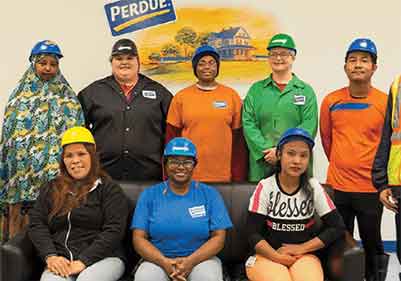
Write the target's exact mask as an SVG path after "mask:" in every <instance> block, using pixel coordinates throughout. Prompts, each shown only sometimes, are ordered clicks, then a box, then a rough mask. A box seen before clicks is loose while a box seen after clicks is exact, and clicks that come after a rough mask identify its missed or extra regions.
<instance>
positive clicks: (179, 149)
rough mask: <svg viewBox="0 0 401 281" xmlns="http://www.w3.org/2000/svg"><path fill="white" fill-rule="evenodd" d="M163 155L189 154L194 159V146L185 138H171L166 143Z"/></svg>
mask: <svg viewBox="0 0 401 281" xmlns="http://www.w3.org/2000/svg"><path fill="white" fill-rule="evenodd" d="M163 156H164V157H167V156H189V157H193V158H195V159H196V147H195V145H194V144H193V143H192V142H191V141H190V140H189V139H187V138H173V139H172V140H171V141H169V143H168V144H167V145H166V147H165V149H164V153H163Z"/></svg>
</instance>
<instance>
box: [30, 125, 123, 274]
mask: <svg viewBox="0 0 401 281" xmlns="http://www.w3.org/2000/svg"><path fill="white" fill-rule="evenodd" d="M61 145H62V147H63V151H62V157H61V158H62V160H61V161H60V174H59V175H58V176H57V177H56V178H55V179H54V180H52V181H50V182H49V183H48V184H46V185H45V186H44V187H43V188H41V190H40V194H39V197H38V199H37V201H36V203H35V205H34V207H33V208H32V210H31V211H30V213H29V218H30V224H29V228H28V234H29V237H30V238H31V240H32V242H33V244H34V246H35V248H36V249H37V251H38V253H39V255H40V257H41V258H42V259H43V260H44V261H45V263H46V269H45V271H44V272H43V273H42V276H41V279H40V280H41V281H59V280H60V281H61V280H68V281H74V280H76V281H92V280H96V281H115V280H118V279H119V278H120V277H121V276H122V275H123V273H124V270H125V255H124V247H123V245H122V240H123V237H124V234H125V229H126V225H127V218H128V213H129V208H128V200H127V198H126V197H125V195H124V193H123V191H122V189H121V188H120V187H119V186H118V185H117V184H115V183H113V182H112V181H111V180H110V177H109V176H108V175H107V174H106V173H105V172H104V171H103V170H102V169H101V168H100V163H99V160H98V159H97V157H96V147H95V140H94V138H93V135H92V134H91V133H90V131H89V130H88V129H86V128H84V127H73V128H71V129H68V130H67V131H66V132H65V133H64V135H63V137H62V141H61Z"/></svg>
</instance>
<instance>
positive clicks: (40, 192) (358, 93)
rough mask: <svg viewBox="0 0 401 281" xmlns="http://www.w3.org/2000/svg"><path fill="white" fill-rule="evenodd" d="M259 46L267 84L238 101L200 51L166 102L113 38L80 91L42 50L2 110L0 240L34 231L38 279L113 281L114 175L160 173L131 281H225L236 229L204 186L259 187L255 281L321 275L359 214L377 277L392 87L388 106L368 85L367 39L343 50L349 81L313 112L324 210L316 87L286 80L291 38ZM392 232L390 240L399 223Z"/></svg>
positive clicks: (387, 188)
mask: <svg viewBox="0 0 401 281" xmlns="http://www.w3.org/2000/svg"><path fill="white" fill-rule="evenodd" d="M267 50H268V63H269V65H270V67H271V70H272V73H271V74H270V75H269V76H268V77H267V78H266V79H264V80H262V81H258V82H256V83H254V84H253V85H252V86H251V87H250V89H249V91H248V93H247V95H246V97H245V100H244V101H243V102H242V101H241V99H240V97H239V95H238V93H237V92H236V91H235V90H233V89H232V88H230V87H228V86H225V85H222V84H221V83H218V82H217V81H216V78H217V76H218V74H219V71H220V55H219V53H218V51H217V50H216V49H215V48H213V47H211V46H208V45H203V46H201V47H199V48H197V49H196V50H195V52H194V55H193V57H192V68H193V72H194V75H195V77H196V79H197V82H196V83H195V84H194V85H191V86H189V87H187V88H185V89H183V90H181V91H179V92H178V93H177V94H175V95H174V96H173V95H172V94H171V93H170V92H169V90H168V89H166V88H165V87H164V86H163V85H161V84H160V83H158V82H156V81H154V80H152V79H150V78H149V77H146V76H145V75H143V74H141V73H140V71H139V70H140V60H139V55H138V49H137V46H136V45H135V43H134V42H133V41H132V40H129V39H120V40H118V41H117V42H116V43H115V44H114V45H113V47H112V52H111V56H110V64H111V72H112V74H111V75H110V76H108V77H106V78H103V79H100V80H97V81H95V82H93V83H92V84H90V85H89V86H87V87H86V88H85V89H83V90H82V91H80V92H79V93H78V95H75V93H74V91H73V90H72V89H71V87H70V86H69V84H68V82H67V81H66V80H65V79H64V77H63V75H62V74H61V72H60V69H59V60H60V59H61V58H62V57H63V55H62V53H61V50H60V48H59V47H58V46H57V44H56V43H54V42H52V41H49V40H45V41H41V42H38V43H37V44H36V45H35V46H34V48H33V49H32V51H31V55H30V57H29V61H30V66H29V68H28V70H27V71H26V72H25V74H24V75H23V77H22V78H21V80H20V81H19V83H18V85H17V87H16V89H15V90H14V91H13V93H12V95H11V97H10V99H9V101H8V103H7V107H6V110H5V118H4V121H3V130H2V138H1V143H0V212H1V213H0V216H1V217H0V227H1V228H0V241H6V240H7V239H9V238H10V237H12V236H14V235H15V234H17V233H18V232H20V231H22V230H23V229H24V228H25V227H26V225H27V224H28V223H29V234H30V237H31V239H32V241H33V243H34V245H35V246H36V248H37V249H38V252H39V253H40V255H41V256H42V258H43V259H44V261H45V262H46V264H47V269H46V271H45V272H44V273H43V275H42V280H43V281H47V280H65V278H72V279H71V280H75V279H77V280H80V281H83V280H94V279H96V280H118V278H119V277H120V276H121V275H122V274H123V272H124V263H125V262H126V260H125V258H124V255H123V254H122V253H123V248H124V245H122V235H124V233H125V227H126V222H127V218H128V216H129V215H130V214H128V207H127V206H128V205H127V204H125V198H124V194H123V192H122V191H121V188H119V187H118V185H117V184H115V183H114V182H113V180H131V181H134V180H162V179H163V178H164V179H165V181H163V182H161V183H160V184H157V185H155V186H152V187H150V188H148V189H146V190H145V191H144V192H143V193H142V194H141V196H140V198H139V200H138V203H137V206H136V210H135V214H134V216H133V219H132V223H131V228H132V230H133V232H132V233H133V246H134V247H135V250H136V251H137V253H138V254H139V255H140V256H141V257H142V258H143V260H142V261H141V263H140V265H139V267H138V269H137V271H136V274H135V279H136V280H170V279H172V280H222V269H221V262H220V260H219V259H218V258H217V257H216V255H217V253H218V252H219V251H220V250H221V249H222V247H223V245H224V240H225V231H226V229H228V228H230V227H231V226H232V224H231V221H230V218H229V216H228V214H227V211H226V210H225V207H224V203H223V201H222V199H221V197H220V195H219V193H218V192H217V191H215V190H214V189H213V188H212V187H210V186H208V185H206V184H203V183H200V181H201V182H206V183H213V182H231V181H245V180H248V181H250V182H255V183H258V184H257V187H256V188H255V192H254V194H253V195H252V197H251V198H250V204H249V216H248V221H247V226H248V232H249V233H248V240H249V244H250V251H251V255H250V258H249V259H248V260H247V261H246V272H247V275H248V278H249V279H250V280H255V281H259V280H300V279H299V278H306V279H305V280H323V270H322V266H321V263H320V260H319V258H320V257H321V256H322V255H323V253H324V250H325V249H326V248H327V247H328V246H329V245H331V244H332V243H333V242H335V241H336V240H338V239H342V236H343V234H344V230H345V229H347V230H348V231H349V232H350V233H351V234H352V233H353V231H354V221H355V218H356V219H357V221H358V227H359V233H360V236H361V240H362V244H363V247H364V249H365V252H366V279H367V280H369V281H376V280H377V281H379V280H384V278H385V272H386V270H387V264H388V255H387V254H385V253H384V249H383V243H382V239H381V233H380V228H381V215H382V212H383V205H382V203H381V202H383V204H384V205H385V206H386V207H387V208H389V209H391V210H394V211H396V212H397V211H399V208H400V207H399V204H397V203H398V201H397V198H399V196H400V192H399V191H398V189H397V188H398V187H400V186H401V182H400V181H401V178H400V169H401V163H400V161H401V151H400V148H399V147H400V144H401V141H400V132H399V130H400V124H399V120H400V117H401V116H399V115H400V108H399V107H400V106H399V105H400V101H399V99H400V98H401V90H400V89H401V87H400V83H401V81H400V79H396V81H395V82H394V83H393V86H392V87H391V92H390V96H389V98H387V95H386V94H385V93H383V92H381V91H380V90H378V89H376V88H374V87H373V86H372V85H371V78H372V76H373V74H374V72H375V70H376V69H377V49H376V46H375V44H374V42H373V41H372V40H370V39H367V38H359V39H356V40H354V41H353V42H352V43H351V44H350V46H349V48H348V49H347V51H346V55H345V64H344V71H345V73H346V75H347V77H348V79H349V85H348V86H347V87H344V88H342V89H339V90H337V91H334V92H332V93H330V94H328V95H327V96H326V97H325V98H324V100H323V102H322V104H321V108H320V136H321V139H322V144H323V148H324V151H325V154H326V156H327V158H328V160H329V168H328V174H327V182H326V184H327V185H328V186H330V187H331V188H332V189H334V197H333V201H334V202H333V201H332V200H331V199H330V198H329V196H328V195H327V193H326V192H325V190H324V189H323V188H322V186H321V185H320V184H319V183H318V182H317V181H316V179H314V178H313V177H312V162H313V161H312V148H313V146H314V138H315V136H316V133H317V128H318V123H319V122H318V120H319V118H318V105H317V100H316V95H315V93H314V91H313V89H312V87H311V86H310V85H309V84H307V83H305V82H304V81H302V80H301V79H299V78H298V77H297V76H296V75H295V74H294V73H293V72H292V66H293V63H294V61H295V59H296V56H297V48H296V45H295V42H294V40H293V39H292V38H291V36H289V35H287V34H276V35H275V36H273V37H272V38H271V39H270V41H269V43H268V46H267ZM83 126H85V127H86V128H87V129H86V128H84V127H83ZM60 136H62V138H61V137H60ZM248 166H249V169H248ZM378 191H379V192H378ZM185 209H186V210H185ZM28 210H30V211H29V219H28ZM177 210H182V212H178V211H177ZM99 213H100V214H102V216H101V217H99V215H98V214H99ZM315 213H317V214H318V215H319V216H320V217H321V218H322V221H323V228H320V229H317V227H316V226H315V224H314V219H313V215H314V214H315ZM396 222H397V237H399V236H400V235H401V229H400V217H399V214H398V213H397V215H396ZM398 241H401V239H398ZM125 247H126V245H125ZM397 249H398V252H397V254H398V256H399V258H400V257H401V246H400V245H399V244H398V247H397ZM379 273H380V274H379ZM93 276H96V278H95V277H93ZM297 276H299V277H297ZM68 280H70V279H68ZM302 280H303V279H302Z"/></svg>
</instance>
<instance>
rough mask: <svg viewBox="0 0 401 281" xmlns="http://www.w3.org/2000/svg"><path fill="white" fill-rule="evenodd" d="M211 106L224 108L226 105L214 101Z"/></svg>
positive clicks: (223, 102)
mask: <svg viewBox="0 0 401 281" xmlns="http://www.w3.org/2000/svg"><path fill="white" fill-rule="evenodd" d="M213 106H214V108H226V107H227V103H226V102H225V101H214V102H213Z"/></svg>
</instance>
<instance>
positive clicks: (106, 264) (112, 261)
mask: <svg viewBox="0 0 401 281" xmlns="http://www.w3.org/2000/svg"><path fill="white" fill-rule="evenodd" d="M124 270H125V265H124V262H123V261H122V260H121V259H120V258H115V257H114V258H105V259H102V260H100V261H98V262H96V263H94V264H92V265H91V266H88V267H87V268H85V269H84V270H83V271H82V272H81V273H79V274H78V275H74V276H69V277H67V278H64V277H61V276H59V275H56V274H54V273H52V272H50V271H48V270H45V271H44V272H43V273H42V276H41V277H40V281H94V280H96V281H117V280H118V279H120V277H121V276H122V275H123V274H124Z"/></svg>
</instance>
